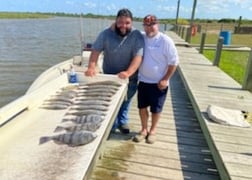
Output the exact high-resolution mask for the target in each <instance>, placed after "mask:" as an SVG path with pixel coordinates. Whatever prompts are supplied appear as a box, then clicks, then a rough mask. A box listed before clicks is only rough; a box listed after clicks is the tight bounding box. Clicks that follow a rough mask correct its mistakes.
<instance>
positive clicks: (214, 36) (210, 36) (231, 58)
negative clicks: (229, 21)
mask: <svg viewBox="0 0 252 180" xmlns="http://www.w3.org/2000/svg"><path fill="white" fill-rule="evenodd" d="M216 32H217V33H216ZM218 32H219V31H218V30H217V29H216V31H215V32H213V31H211V32H209V33H208V32H207V34H206V40H205V44H213V45H216V44H217V41H218V38H219V33H218ZM200 41H201V34H200V33H197V35H195V36H193V37H192V38H191V43H192V44H200ZM230 45H237V46H246V47H250V48H252V34H231V44H230ZM204 56H206V57H207V58H208V59H209V60H210V61H213V60H214V58H215V50H204ZM248 58H249V52H242V51H225V50H222V52H221V59H220V63H219V67H220V68H221V69H222V70H223V71H224V72H226V73H227V74H228V75H229V76H231V77H232V78H233V79H234V80H236V81H237V82H238V83H240V84H241V85H242V84H243V80H244V75H245V71H246V69H247V67H246V66H247V63H248Z"/></svg>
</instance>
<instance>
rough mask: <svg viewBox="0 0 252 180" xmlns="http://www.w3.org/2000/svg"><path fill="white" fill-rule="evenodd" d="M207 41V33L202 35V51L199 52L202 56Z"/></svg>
mask: <svg viewBox="0 0 252 180" xmlns="http://www.w3.org/2000/svg"><path fill="white" fill-rule="evenodd" d="M205 40H206V33H205V32H204V33H202V35H201V42H200V50H199V53H200V54H203V51H204V46H205Z"/></svg>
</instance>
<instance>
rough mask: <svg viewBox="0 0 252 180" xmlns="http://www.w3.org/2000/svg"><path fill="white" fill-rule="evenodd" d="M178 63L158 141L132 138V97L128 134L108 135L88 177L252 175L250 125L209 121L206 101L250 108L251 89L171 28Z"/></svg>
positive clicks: (135, 118)
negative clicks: (242, 87)
mask: <svg viewBox="0 0 252 180" xmlns="http://www.w3.org/2000/svg"><path fill="white" fill-rule="evenodd" d="M168 34H169V36H170V37H172V39H173V40H174V41H175V43H176V44H177V48H178V52H179V57H180V65H179V68H178V71H177V72H176V74H175V76H174V77H173V79H172V80H171V84H170V89H169V93H168V97H167V100H166V104H165V107H164V111H163V115H162V117H161V119H160V122H159V125H158V130H157V142H155V144H146V143H145V142H140V143H135V142H133V141H132V137H133V136H134V134H135V133H137V132H138V131H139V130H140V120H139V115H138V109H137V105H136V98H134V101H133V103H132V106H131V109H130V127H131V130H132V132H131V134H130V135H128V136H125V135H121V134H120V133H116V134H111V135H110V137H109V139H108V140H107V141H106V142H105V145H104V146H103V147H102V150H101V152H102V155H101V156H100V159H99V160H98V161H97V162H96V163H95V166H94V168H93V171H92V172H91V174H90V179H93V180H99V179H101V180H114V179H115V180H120V179H125V180H127V179H129V180H132V179H133V180H134V179H137V180H149V179H150V180H159V179H176V180H177V179H178V180H179V179H196V180H203V179H204V180H207V179H209V180H215V179H223V180H229V179H232V180H248V179H252V128H239V127H231V126H224V125H219V124H216V123H213V122H212V121H210V120H209V119H208V118H207V116H206V108H207V106H208V105H210V104H214V105H218V106H223V107H226V108H233V109H241V110H246V111H250V112H251V111H252V94H251V93H250V92H248V91H244V90H241V85H240V84H238V83H237V82H235V81H234V80H233V79H232V78H231V77H229V76H228V75H227V74H225V73H224V72H223V71H221V70H220V69H219V68H218V67H216V66H212V64H211V62H210V61H209V60H208V59H206V58H205V57H204V56H203V55H201V54H199V53H198V51H197V50H196V49H195V48H193V47H189V46H188V44H187V43H186V42H184V41H183V40H182V39H181V38H180V37H178V36H177V35H176V34H175V33H173V32H168Z"/></svg>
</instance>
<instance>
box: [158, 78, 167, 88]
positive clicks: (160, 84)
mask: <svg viewBox="0 0 252 180" xmlns="http://www.w3.org/2000/svg"><path fill="white" fill-rule="evenodd" d="M167 86H168V83H167V80H161V81H159V83H158V88H159V89H160V90H163V89H165V88H167Z"/></svg>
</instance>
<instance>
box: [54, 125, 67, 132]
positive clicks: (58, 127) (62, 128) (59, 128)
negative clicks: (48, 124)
mask: <svg viewBox="0 0 252 180" xmlns="http://www.w3.org/2000/svg"><path fill="white" fill-rule="evenodd" d="M64 129H65V128H64V127H62V126H57V127H56V128H55V130H54V132H59V131H63V130H64Z"/></svg>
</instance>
